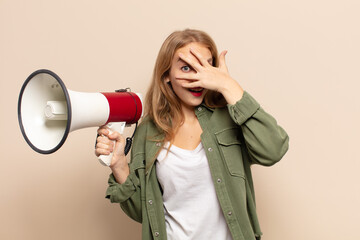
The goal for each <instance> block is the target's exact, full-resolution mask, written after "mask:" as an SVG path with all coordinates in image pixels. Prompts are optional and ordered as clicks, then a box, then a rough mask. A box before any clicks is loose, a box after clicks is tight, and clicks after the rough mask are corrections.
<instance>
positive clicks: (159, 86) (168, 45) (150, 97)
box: [145, 29, 226, 141]
mask: <svg viewBox="0 0 360 240" xmlns="http://www.w3.org/2000/svg"><path fill="white" fill-rule="evenodd" d="M192 42H197V43H201V44H203V45H205V46H206V47H208V48H209V50H210V52H211V55H212V58H213V66H215V67H218V64H219V60H218V51H217V48H216V45H215V43H214V41H213V40H212V39H211V37H210V36H209V35H208V34H207V33H205V32H203V31H199V30H194V29H185V30H183V31H175V32H173V33H172V34H170V35H169V36H168V37H167V38H166V40H165V41H164V43H163V44H162V46H161V48H160V51H159V53H158V56H157V59H156V62H155V67H154V72H153V76H152V82H151V85H150V88H149V90H148V92H147V94H146V98H145V115H146V116H149V117H150V119H151V120H152V121H153V122H154V123H155V125H156V126H157V127H158V128H159V130H160V132H161V133H163V134H164V136H165V139H163V140H162V141H164V140H167V141H171V140H172V139H173V138H174V135H175V133H176V131H177V129H178V127H179V126H180V125H179V124H182V123H183V121H184V116H183V114H182V111H181V104H180V99H179V98H178V97H177V96H176V94H175V93H174V91H173V90H172V88H171V85H170V84H168V83H166V82H165V79H166V77H167V76H168V75H169V71H170V68H171V63H172V59H173V57H174V55H175V52H176V51H177V50H178V49H179V48H182V47H184V46H186V45H187V44H189V43H192ZM204 103H205V104H206V105H207V106H209V107H222V106H225V105H226V101H225V99H224V98H223V96H222V95H221V94H220V93H218V92H214V91H208V92H207V94H206V95H205V97H204Z"/></svg>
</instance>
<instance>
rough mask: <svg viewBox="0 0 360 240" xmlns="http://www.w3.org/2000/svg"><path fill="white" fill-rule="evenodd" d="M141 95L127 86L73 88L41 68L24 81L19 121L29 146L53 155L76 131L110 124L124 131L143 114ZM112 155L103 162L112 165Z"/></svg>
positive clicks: (104, 157)
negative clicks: (93, 89)
mask: <svg viewBox="0 0 360 240" xmlns="http://www.w3.org/2000/svg"><path fill="white" fill-rule="evenodd" d="M142 106H143V105H142V98H141V94H136V93H133V92H130V91H128V90H127V89H121V90H117V91H115V92H101V93H100V92H99V93H84V92H76V91H71V90H69V89H67V88H66V87H65V84H64V82H63V81H62V80H61V79H60V77H59V76H58V75H56V74H55V73H54V72H52V71H50V70H47V69H41V70H37V71H35V72H33V73H32V74H31V75H30V76H29V77H28V78H27V79H26V80H25V82H24V84H23V86H22V88H21V91H20V95H19V101H18V120H19V125H20V129H21V132H22V134H23V136H24V138H25V140H26V142H27V143H28V145H29V146H30V147H31V148H32V149H33V150H35V151H36V152H38V153H41V154H50V153H54V152H55V151H57V150H58V149H59V148H61V146H62V145H63V144H64V142H65V140H66V138H67V136H68V134H69V133H70V132H72V131H75V130H78V129H81V128H86V127H98V126H102V125H106V124H107V126H108V127H109V128H110V129H113V130H116V131H118V132H120V133H122V132H123V131H124V128H125V126H128V125H131V124H133V123H137V122H138V120H139V119H140V118H141V116H142V114H143V107H142ZM111 157H112V156H111V155H107V156H104V155H103V156H100V157H99V161H100V162H101V163H102V164H103V165H106V166H109V165H110V162H111Z"/></svg>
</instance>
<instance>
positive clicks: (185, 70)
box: [181, 65, 191, 72]
mask: <svg viewBox="0 0 360 240" xmlns="http://www.w3.org/2000/svg"><path fill="white" fill-rule="evenodd" d="M181 70H182V71H183V72H190V70H191V68H190V67H189V66H187V65H185V66H183V67H181Z"/></svg>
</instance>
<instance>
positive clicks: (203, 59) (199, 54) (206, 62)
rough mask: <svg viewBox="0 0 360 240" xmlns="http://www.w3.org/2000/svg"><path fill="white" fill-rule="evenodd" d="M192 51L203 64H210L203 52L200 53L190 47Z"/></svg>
mask: <svg viewBox="0 0 360 240" xmlns="http://www.w3.org/2000/svg"><path fill="white" fill-rule="evenodd" d="M190 52H191V54H192V55H194V57H196V59H197V60H198V61H199V62H200V64H201V65H202V66H208V65H210V63H209V62H208V60H207V59H205V58H204V57H203V56H202V55H201V53H199V52H198V51H196V50H194V49H192V48H190Z"/></svg>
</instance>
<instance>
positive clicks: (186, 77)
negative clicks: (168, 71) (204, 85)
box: [175, 73, 199, 81]
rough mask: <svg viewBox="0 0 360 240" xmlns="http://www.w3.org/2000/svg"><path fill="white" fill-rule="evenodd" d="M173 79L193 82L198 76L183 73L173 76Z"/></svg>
mask: <svg viewBox="0 0 360 240" xmlns="http://www.w3.org/2000/svg"><path fill="white" fill-rule="evenodd" d="M175 79H177V80H183V79H184V80H190V81H195V80H199V76H198V74H196V73H184V74H182V73H179V74H177V75H176V76H175Z"/></svg>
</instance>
